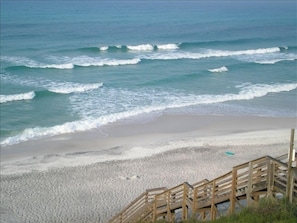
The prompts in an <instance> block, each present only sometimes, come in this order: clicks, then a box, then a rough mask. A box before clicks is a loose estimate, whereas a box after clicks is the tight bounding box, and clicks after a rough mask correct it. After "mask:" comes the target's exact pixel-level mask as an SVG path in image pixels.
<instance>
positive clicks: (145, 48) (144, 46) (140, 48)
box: [127, 44, 154, 51]
mask: <svg viewBox="0 0 297 223" xmlns="http://www.w3.org/2000/svg"><path fill="white" fill-rule="evenodd" d="M127 49H129V50H135V51H151V50H153V49H154V46H153V45H151V44H142V45H136V46H127Z"/></svg>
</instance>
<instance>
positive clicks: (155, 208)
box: [109, 154, 297, 223]
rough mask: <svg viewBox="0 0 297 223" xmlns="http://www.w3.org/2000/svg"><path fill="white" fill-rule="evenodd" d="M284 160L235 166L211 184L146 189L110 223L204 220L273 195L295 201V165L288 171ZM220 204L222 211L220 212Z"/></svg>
mask: <svg viewBox="0 0 297 223" xmlns="http://www.w3.org/2000/svg"><path fill="white" fill-rule="evenodd" d="M287 157H288V156H287V154H286V155H283V156H281V157H278V158H277V159H275V158H272V157H270V156H265V157H261V158H259V159H255V160H252V161H250V162H247V163H243V164H241V165H238V166H235V167H233V169H232V171H230V172H228V173H226V174H225V175H223V176H220V177H218V178H215V179H213V180H211V181H208V180H206V179H205V180H202V181H200V182H198V183H195V184H193V185H191V184H189V183H187V182H185V183H182V184H180V185H178V186H176V187H173V188H170V189H167V188H155V189H150V190H147V191H145V192H144V193H143V194H141V195H140V196H139V197H137V198H136V199H135V200H134V201H133V202H131V203H130V204H129V205H128V206H127V207H126V208H125V209H123V210H122V211H121V212H120V213H119V214H117V215H116V216H115V217H113V218H112V219H111V220H109V223H128V222H129V223H130V222H155V221H156V220H159V219H165V220H167V221H169V222H174V221H175V220H176V218H177V216H176V215H177V213H178V214H179V215H181V217H180V218H181V220H186V219H188V218H196V219H198V220H201V221H207V220H214V219H216V218H217V217H220V216H222V215H227V214H230V213H233V212H234V211H235V209H240V208H241V207H242V206H243V205H242V202H240V201H241V200H245V205H250V204H251V203H253V202H257V201H258V200H259V198H260V197H265V196H266V197H269V196H276V194H282V195H283V196H286V197H289V198H290V199H294V200H297V177H296V176H295V175H294V172H296V163H292V165H291V166H290V168H291V170H293V171H291V170H290V171H289V169H290V168H289V166H288V163H287V162H284V160H286V159H287ZM289 173H291V174H292V176H291V177H289ZM288 185H292V186H290V187H288ZM221 204H224V206H225V208H223V209H222V208H221V209H220V208H219V206H220V205H221Z"/></svg>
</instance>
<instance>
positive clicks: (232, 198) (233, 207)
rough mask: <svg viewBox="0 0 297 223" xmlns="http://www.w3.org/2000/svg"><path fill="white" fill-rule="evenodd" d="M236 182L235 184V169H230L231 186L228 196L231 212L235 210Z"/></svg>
mask: <svg viewBox="0 0 297 223" xmlns="http://www.w3.org/2000/svg"><path fill="white" fill-rule="evenodd" d="M236 184H237V170H236V169H235V168H233V169H232V186H231V196H230V209H229V212H230V213H231V214H232V213H234V210H235V202H236Z"/></svg>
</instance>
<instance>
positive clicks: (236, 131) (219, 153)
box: [0, 115, 296, 222]
mask: <svg viewBox="0 0 297 223" xmlns="http://www.w3.org/2000/svg"><path fill="white" fill-rule="evenodd" d="M291 128H296V118H265V117H239V116H238V117H237V116H236V117H226V116H191V115H187V116H171V115H164V116H162V117H159V118H158V119H156V120H151V121H150V122H146V123H133V122H129V121H127V122H126V121H125V122H122V123H115V124H112V125H110V126H106V127H104V128H102V129H98V130H96V131H90V132H86V133H78V134H71V135H64V136H59V137H53V138H50V139H43V140H38V141H34V142H28V143H21V144H18V145H14V146H7V147H4V148H1V210H0V211H1V212H0V214H1V218H0V221H1V222H106V221H107V220H108V219H109V218H111V217H112V216H113V215H115V214H116V213H118V212H119V211H120V210H121V209H122V208H124V207H125V206H126V205H127V204H128V203H130V202H131V201H132V200H133V199H134V198H135V197H137V196H138V195H140V194H141V193H142V192H144V191H145V190H146V189H150V188H155V187H168V188H170V187H172V186H175V185H177V184H180V183H183V182H185V181H187V182H189V183H195V182H198V181H200V180H202V179H205V178H207V179H209V180H211V179H213V178H215V177H217V176H220V175H221V174H224V173H226V172H228V171H230V170H231V169H232V167H233V166H235V165H237V164H240V163H243V162H246V161H249V160H251V159H255V158H258V157H261V156H265V155H270V156H274V157H275V156H279V155H283V154H285V153H287V151H288V148H289V143H290V142H289V141H290V129H291ZM295 144H296V143H295ZM228 151H229V152H232V153H233V154H234V155H231V156H230V155H228V154H227V153H226V152H228Z"/></svg>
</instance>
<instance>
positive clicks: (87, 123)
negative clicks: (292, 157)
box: [0, 83, 297, 146]
mask: <svg viewBox="0 0 297 223" xmlns="http://www.w3.org/2000/svg"><path fill="white" fill-rule="evenodd" d="M237 87H238V88H239V89H240V91H239V93H238V94H223V95H176V96H175V97H173V96H172V97H171V98H170V99H169V101H168V102H167V103H165V104H164V103H161V104H159V105H155V106H154V105H150V104H148V105H145V106H142V107H138V108H137V107H136V108H135V109H131V110H127V111H123V112H119V113H114V114H109V115H103V116H101V117H98V118H86V119H83V120H79V121H74V122H67V123H64V124H62V125H56V126H52V127H36V128H29V129H25V130H24V131H23V132H22V133H21V134H18V135H16V136H12V137H8V138H6V139H4V140H3V141H1V142H0V145H1V146H7V145H13V144H18V143H20V142H25V141H29V140H35V139H39V138H43V137H50V136H55V135H60V134H66V133H74V132H80V131H86V130H90V129H95V128H99V127H101V126H104V125H106V124H109V123H113V122H116V121H118V120H122V119H125V118H131V117H135V116H138V115H143V114H149V113H152V112H159V111H164V110H165V109H168V108H169V109H170V108H180V107H186V106H193V105H199V104H214V103H222V102H226V101H235V100H251V99H253V98H259V97H263V96H265V95H267V94H269V93H279V92H287V91H292V90H294V89H296V88H297V83H288V84H271V85H268V84H256V85H251V84H245V85H239V86H237ZM162 101H164V100H162Z"/></svg>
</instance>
